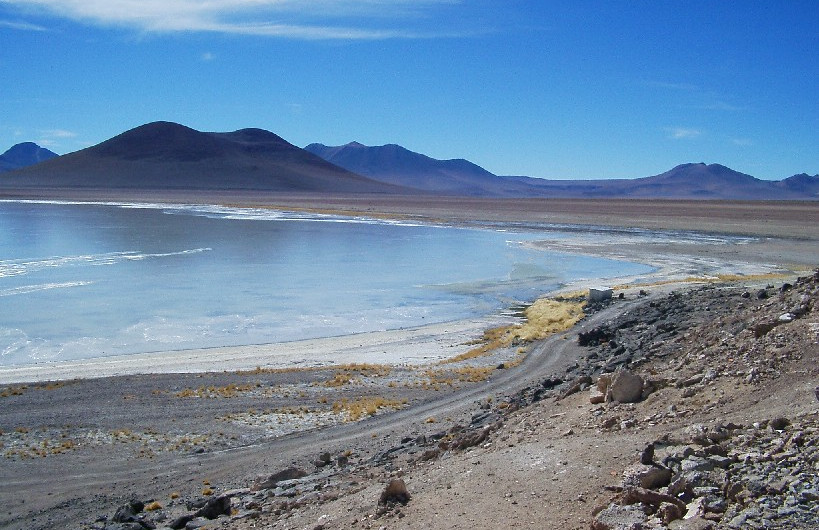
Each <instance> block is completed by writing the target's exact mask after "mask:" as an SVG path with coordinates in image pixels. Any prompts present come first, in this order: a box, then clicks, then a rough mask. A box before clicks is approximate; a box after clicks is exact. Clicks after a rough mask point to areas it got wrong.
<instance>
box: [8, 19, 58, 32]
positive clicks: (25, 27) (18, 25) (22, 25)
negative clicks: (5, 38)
mask: <svg viewBox="0 0 819 530" xmlns="http://www.w3.org/2000/svg"><path fill="white" fill-rule="evenodd" d="M0 28H9V29H18V30H20V31H48V29H46V28H44V27H43V26H38V25H37V24H30V23H28V22H15V21H13V20H0Z"/></svg>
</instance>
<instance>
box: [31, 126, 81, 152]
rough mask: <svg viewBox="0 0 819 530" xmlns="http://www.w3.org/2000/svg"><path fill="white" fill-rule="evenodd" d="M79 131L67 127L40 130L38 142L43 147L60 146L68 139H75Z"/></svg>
mask: <svg viewBox="0 0 819 530" xmlns="http://www.w3.org/2000/svg"><path fill="white" fill-rule="evenodd" d="M76 137H77V133H75V132H73V131H67V130H65V129H47V130H43V131H40V132H39V138H38V139H37V144H39V145H41V146H42V147H49V148H51V147H60V146H62V145H63V143H64V142H65V141H67V140H73V139H74V138H76Z"/></svg>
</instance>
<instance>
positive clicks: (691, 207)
mask: <svg viewBox="0 0 819 530" xmlns="http://www.w3.org/2000/svg"><path fill="white" fill-rule="evenodd" d="M55 193H56V192H55ZM75 198H78V199H85V200H87V199H93V200H105V201H110V200H121V201H140V202H158V201H160V200H163V201H168V200H173V201H175V202H196V203H200V202H208V203H219V204H233V205H244V206H252V207H271V208H282V209H299V210H311V211H316V212H327V213H336V214H345V215H366V216H379V217H381V216H385V217H397V218H406V219H414V220H418V221H424V222H433V223H446V224H467V225H474V226H497V225H498V224H514V225H515V226H516V227H522V228H526V227H531V228H532V229H538V228H539V227H542V226H543V225H544V224H550V223H551V224H561V225H563V226H564V228H568V229H571V230H575V231H576V232H577V235H578V237H576V238H572V239H571V240H568V242H567V241H561V240H557V239H551V238H549V236H548V233H546V234H545V235H544V237H543V239H542V240H540V241H538V242H537V243H536V244H537V245H542V246H544V247H548V248H557V249H561V250H566V251H570V252H577V253H587V254H592V255H601V256H607V257H620V258H623V259H632V260H635V261H640V262H644V263H649V264H652V265H654V266H655V267H656V268H657V271H656V273H655V274H653V275H648V276H647V277H640V278H622V279H620V280H621V281H620V282H619V284H618V285H617V286H615V290H614V298H613V300H612V301H610V302H606V303H603V304H596V305H595V304H592V305H587V306H585V307H584V308H583V312H584V315H585V316H584V317H583V318H582V319H581V320H580V322H579V323H577V324H574V325H568V326H566V329H562V330H559V331H555V332H554V333H552V334H549V335H545V334H544V335H543V336H542V337H541V336H540V335H536V336H533V337H528V336H527V337H523V336H522V335H521V333H519V332H518V331H516V330H519V329H521V328H519V327H515V326H525V325H526V323H527V320H531V319H532V318H533V317H532V316H531V315H529V316H527V314H526V313H525V312H524V311H523V310H522V308H510V311H509V312H507V313H505V314H503V315H496V316H494V317H492V318H487V319H484V320H480V321H472V322H457V323H448V324H446V325H436V326H429V327H424V328H418V329H414V330H401V331H399V332H388V333H381V334H366V335H362V336H350V337H340V338H336V339H327V340H320V341H306V342H304V343H291V344H286V345H258V346H253V347H243V348H232V349H215V350H208V351H189V352H163V353H162V354H155V355H147V356H141V357H140V356H137V357H133V358H130V359H129V360H127V361H108V362H99V361H95V362H85V363H66V364H55V365H48V366H37V367H10V368H3V369H0V385H2V386H0V396H2V397H0V403H2V409H0V431H1V432H2V434H0V444H2V445H0V456H2V457H3V458H2V460H0V462H2V464H0V483H2V488H0V527H2V528H98V529H102V528H106V529H117V528H118V529H126V528H163V527H173V528H240V529H245V528H308V529H314V528H327V529H329V528H381V527H383V528H498V527H531V526H535V525H537V526H539V527H543V528H558V527H560V528H589V527H591V526H592V525H595V526H594V528H638V527H640V528H708V527H712V528H756V527H758V528H769V527H776V528H793V527H797V528H798V527H802V528H816V527H817V525H819V520H817V518H816V515H815V513H814V512H815V510H812V509H811V508H810V507H811V506H812V504H811V503H814V502H815V500H817V499H818V498H819V497H817V495H819V483H817V479H816V477H817V475H819V473H817V472H818V471H819V467H817V466H819V463H817V458H819V453H817V449H819V431H818V430H817V427H819V426H818V425H817V420H819V401H817V396H816V395H814V388H815V387H816V386H817V385H819V368H817V366H819V364H817V356H818V355H819V347H818V346H817V341H819V319H818V318H817V313H816V310H815V307H816V302H817V297H819V286H817V280H819V278H817V277H816V275H815V273H814V269H815V268H816V266H817V265H818V264H819V244H818V243H819V237H817V234H816V229H815V227H816V226H819V203H812V202H799V203H788V202H783V203H777V202H764V203H740V202H737V203H733V202H681V201H602V200H566V201H557V200H555V201H551V200H542V201H535V200H520V201H514V200H500V201H499V200H482V199H449V198H435V199H431V198H419V197H405V198H388V197H346V198H327V197H307V196H264V197H260V196H253V195H248V194H243V195H238V194H237V195H226V194H220V195H218V196H217V195H195V196H191V195H183V194H179V195H177V196H174V197H170V199H169V197H168V195H167V194H164V195H156V196H152V195H150V194H146V193H144V192H140V195H138V196H137V195H134V194H129V193H120V194H118V195H112V194H110V193H106V194H103V193H99V192H97V193H88V192H86V193H84V194H83V195H82V196H81V197H80V196H78V197H75ZM639 230H660V231H663V232H664V233H666V234H668V235H669V236H670V237H666V238H662V239H658V240H646V239H644V238H641V237H637V236H639V233H637V232H639ZM635 231H637V232H635ZM690 232H697V233H699V234H707V235H709V237H706V238H694V239H692V238H690V237H685V235H686V234H688V233H690ZM590 233H591V234H595V236H596V237H587V235H588V234H590ZM600 234H604V235H605V237H604V238H603V240H604V241H603V242H602V243H601V237H599V236H600ZM671 236H673V237H671ZM676 236H679V238H678V239H679V240H676V239H675V238H676ZM729 236H730V237H729ZM589 287H592V286H590V285H571V286H566V288H565V289H563V290H562V291H561V292H558V293H544V295H549V296H550V297H551V299H553V300H556V301H555V303H556V304H558V305H557V306H555V307H557V308H559V309H555V311H554V312H553V314H552V316H554V318H553V319H552V322H551V323H552V324H555V323H557V324H561V323H562V324H566V323H569V324H571V322H572V321H573V319H572V315H567V314H565V313H563V312H562V311H563V309H566V308H567V307H568V308H572V307H576V306H577V305H578V304H582V303H583V302H584V300H583V298H582V296H581V295H580V294H578V291H585V290H587V289H588V288H589ZM549 307H552V306H549ZM785 315H790V316H785ZM509 326H512V327H509ZM557 328H558V329H559V328H560V326H559V325H558V326H557ZM487 330H501V334H503V333H506V334H507V335H510V336H511V335H515V334H516V333H517V334H518V336H516V337H513V338H512V340H510V341H506V342H504V341H503V340H499V339H498V337H497V336H493V335H492V334H491V333H489V334H485V331H487ZM510 330H511V331H510ZM483 346H487V347H486V348H484V349H482V347H483ZM489 346H494V348H491V347H489ZM476 350H481V351H480V352H477V353H475V354H474V355H463V354H466V353H468V352H474V351H476ZM383 352H389V353H390V354H391V355H390V357H392V358H394V359H396V362H394V363H392V364H389V365H384V364H379V363H376V362H375V360H376V359H378V358H379V354H383ZM459 356H460V357H459ZM624 371H627V372H628V374H630V375H633V376H634V377H636V378H637V379H639V381H640V387H641V391H640V392H638V394H639V396H636V397H633V398H629V399H628V400H625V399H624V398H621V399H615V398H613V397H612V394H611V393H610V392H608V390H609V386H611V385H612V384H613V379H612V378H611V377H609V376H607V375H606V374H615V373H617V374H620V373H622V372H624ZM601 375H603V377H602V379H601ZM623 377H625V376H623ZM610 379H612V381H610ZM609 383H611V384H609ZM607 384H608V386H607ZM612 388H615V387H612ZM598 389H602V390H604V391H603V392H601V394H602V397H601V396H599V395H598ZM592 401H594V403H592ZM648 447H651V451H649V450H647V448H648ZM649 453H651V454H649ZM641 460H643V463H642V464H640V462H641ZM639 465H642V466H644V467H643V468H642V469H641V468H639V467H635V466H639ZM666 474H667V475H669V476H668V477H666V478H667V479H668V480H665V479H657V480H654V475H663V476H665V475H666ZM648 475H650V476H651V477H652V478H651V479H647V478H645V477H646V476H648ZM399 479H400V481H402V483H398V482H397V481H398V480H399ZM391 481H396V482H395V483H393V488H392V489H391V490H390V491H388V492H386V493H385V486H386V485H387V484H389V483H390V482H391ZM740 484H746V485H747V484H750V485H751V486H740ZM402 485H403V486H405V487H406V490H407V491H406V493H404V492H403V490H402ZM617 524H621V525H622V526H616V525H617ZM635 524H637V525H642V526H634V525H635ZM629 525H631V526H629ZM709 525H710V526H709Z"/></svg>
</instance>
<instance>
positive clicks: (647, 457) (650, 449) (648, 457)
mask: <svg viewBox="0 0 819 530" xmlns="http://www.w3.org/2000/svg"><path fill="white" fill-rule="evenodd" d="M640 463H641V464H643V465H646V466H650V465H651V464H653V463H654V444H653V443H650V444H648V445H647V446H646V448H645V449H643V452H642V453H640Z"/></svg>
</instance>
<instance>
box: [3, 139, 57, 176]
mask: <svg viewBox="0 0 819 530" xmlns="http://www.w3.org/2000/svg"><path fill="white" fill-rule="evenodd" d="M57 156H59V155H58V154H57V153H54V152H52V151H49V150H48V149H46V148H45V147H40V146H39V145H37V144H35V143H34V142H23V143H21V144H17V145H14V146H12V147H11V149H9V150H8V151H6V152H5V153H3V154H2V155H0V172H3V171H12V170H15V169H20V168H22V167H27V166H33V165H34V164H39V163H40V162H44V161H46V160H49V159H51V158H55V157H57Z"/></svg>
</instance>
